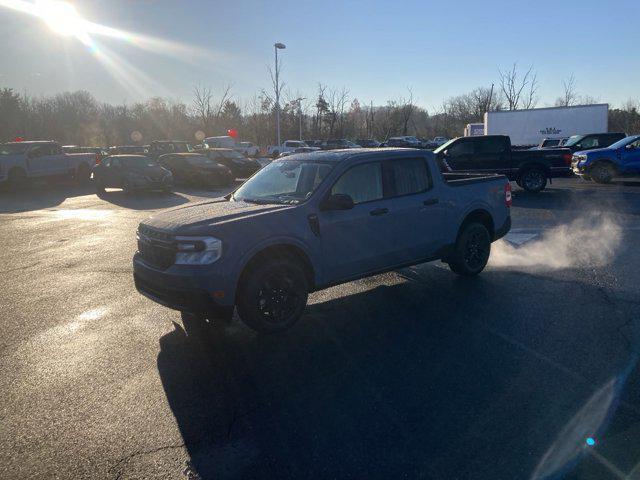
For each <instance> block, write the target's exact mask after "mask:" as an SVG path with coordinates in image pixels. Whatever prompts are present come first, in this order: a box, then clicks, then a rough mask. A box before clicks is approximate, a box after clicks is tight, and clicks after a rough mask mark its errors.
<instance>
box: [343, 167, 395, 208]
mask: <svg viewBox="0 0 640 480" xmlns="http://www.w3.org/2000/svg"><path fill="white" fill-rule="evenodd" d="M336 193H342V194H345V195H349V196H350V197H351V198H352V199H353V203H355V204H358V203H364V202H371V201H373V200H381V199H382V197H383V189H382V165H381V164H380V162H371V163H365V164H363V165H356V166H355V167H353V168H350V169H349V170H347V171H346V172H345V173H344V174H343V175H342V176H341V177H340V178H339V179H338V181H337V182H336V183H335V184H334V185H333V188H332V189H331V194H334V195H335V194H336Z"/></svg>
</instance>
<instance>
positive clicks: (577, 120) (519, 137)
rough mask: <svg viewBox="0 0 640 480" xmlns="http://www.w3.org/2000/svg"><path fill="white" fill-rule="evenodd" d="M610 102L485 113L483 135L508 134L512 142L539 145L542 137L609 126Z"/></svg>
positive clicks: (600, 130)
mask: <svg viewBox="0 0 640 480" xmlns="http://www.w3.org/2000/svg"><path fill="white" fill-rule="evenodd" d="M608 116H609V104H607V103H600V104H596V105H576V106H573V107H550V108H533V109H529V110H503V111H496V112H487V113H485V114H484V127H485V128H484V133H485V134H486V135H509V137H511V144H512V145H532V146H533V145H538V144H539V143H540V142H541V141H542V140H543V139H545V138H565V137H570V136H571V135H581V134H586V133H603V132H606V131H607V129H608Z"/></svg>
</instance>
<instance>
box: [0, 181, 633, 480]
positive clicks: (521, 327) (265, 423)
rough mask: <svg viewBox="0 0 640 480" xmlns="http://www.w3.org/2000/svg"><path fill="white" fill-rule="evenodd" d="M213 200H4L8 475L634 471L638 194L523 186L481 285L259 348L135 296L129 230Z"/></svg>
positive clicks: (440, 272) (374, 303) (3, 467)
mask: <svg viewBox="0 0 640 480" xmlns="http://www.w3.org/2000/svg"><path fill="white" fill-rule="evenodd" d="M224 193H226V192H225V191H198V190H184V189H182V190H178V191H176V192H174V193H173V194H171V195H168V196H165V195H160V194H145V195H141V196H138V197H129V196H127V195H124V194H123V193H122V192H119V191H113V192H109V193H108V194H107V195H106V196H105V197H104V198H98V197H97V196H96V195H94V194H92V193H91V191H90V189H89V188H80V187H73V186H69V185H66V186H65V185H57V186H46V187H44V186H43V187H39V186H36V187H33V188H32V189H30V190H28V191H26V192H23V193H20V194H16V193H10V192H0V238H2V247H3V248H2V250H0V259H1V263H0V273H1V275H0V291H1V292H2V294H1V295H0V312H2V313H1V318H0V321H1V323H0V326H1V327H2V333H3V335H2V336H1V337H0V368H1V369H2V372H3V375H2V376H1V377H0V406H1V408H2V413H1V415H0V432H2V434H1V435H0V478H54V477H57V478H172V479H174V478H190V479H197V478H202V479H214V478H215V479H218V478H305V477H314V478H385V479H388V478H428V479H455V478H459V479H467V478H470V479H476V478H477V479H486V478H491V479H502V478H504V479H519V478H523V479H528V478H561V477H562V476H566V477H567V478H572V479H607V478H612V479H615V478H640V466H639V465H640V463H639V462H640V402H639V401H638V398H639V394H640V375H639V371H638V368H637V359H638V351H639V349H638V347H639V346H640V322H639V319H640V295H639V293H640V256H639V255H638V245H640V222H638V219H639V218H640V184H635V183H633V182H629V183H616V184H614V185H608V186H601V185H595V184H591V183H586V182H581V181H579V180H575V179H571V180H559V181H555V182H554V184H553V185H552V186H551V187H550V188H549V189H548V190H546V191H545V192H543V193H542V194H540V195H529V194H527V193H526V192H523V191H521V190H519V189H518V188H517V187H516V188H515V189H514V207H513V210H512V216H513V221H514V224H513V231H512V234H510V235H509V236H508V237H507V238H506V239H505V240H503V241H500V242H498V243H496V244H494V246H493V247H494V248H493V254H492V258H491V262H490V266H489V267H488V268H487V269H486V270H485V272H483V273H482V275H480V276H479V277H478V278H476V279H465V278H460V277H457V276H455V275H453V274H452V273H451V272H450V271H449V270H448V268H447V267H446V265H443V264H441V263H439V262H433V263H429V264H424V265H419V266H416V267H412V268H408V269H403V270H400V271H398V272H394V273H389V274H385V275H379V276H376V277H372V278H369V279H365V280H361V281H356V282H351V283H349V284H346V285H343V286H339V287H334V288H331V289H328V290H324V291H321V292H316V293H314V294H313V295H312V296H311V298H310V305H309V307H308V308H307V311H306V314H305V316H304V317H303V319H302V320H301V322H300V323H299V324H297V325H296V326H295V327H294V328H293V329H291V330H290V331H288V332H285V333H283V334H281V335H276V336H268V337H263V336H259V335H257V334H255V333H253V332H252V331H251V330H249V329H248V328H246V327H245V326H243V325H242V324H241V323H240V322H239V320H238V319H237V318H236V319H235V320H234V321H233V322H232V323H231V325H229V326H219V327H214V328H211V329H208V330H205V329H198V328H194V327H192V326H191V324H189V323H188V322H187V323H186V324H185V323H183V319H182V318H181V316H180V313H179V312H174V311H171V310H168V309H165V308H163V307H161V306H159V305H156V304H154V303H152V302H150V301H149V300H147V299H145V298H144V297H142V296H140V295H139V294H138V293H137V292H136V291H135V289H134V286H133V280H132V275H131V257H132V255H133V253H134V251H135V248H136V245H135V228H136V226H137V224H138V222H139V221H140V220H142V219H144V218H145V217H147V216H148V215H150V214H152V213H153V212H155V211H157V210H159V209H162V208H166V207H169V206H175V205H180V204H183V203H186V202H189V201H193V200H198V199H204V198H209V197H214V196H221V195H223V194H224Z"/></svg>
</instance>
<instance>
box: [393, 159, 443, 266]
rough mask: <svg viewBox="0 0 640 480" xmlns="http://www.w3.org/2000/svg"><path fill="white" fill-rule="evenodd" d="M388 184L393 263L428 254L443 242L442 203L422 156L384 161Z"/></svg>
mask: <svg viewBox="0 0 640 480" xmlns="http://www.w3.org/2000/svg"><path fill="white" fill-rule="evenodd" d="M384 168H385V177H386V178H388V182H389V184H390V188H389V190H390V200H391V202H392V209H391V212H390V215H391V220H392V224H393V228H392V230H391V231H390V232H388V235H390V236H391V238H390V239H389V240H390V241H391V242H392V245H393V246H394V252H393V259H392V264H396V265H400V264H405V263H411V262H415V261H419V260H422V259H425V258H427V257H430V256H431V255H433V254H434V253H435V252H436V251H437V250H438V249H439V248H440V247H442V246H443V245H444V243H445V236H446V233H447V231H446V228H445V225H444V224H443V222H444V220H445V219H444V208H445V205H444V203H443V202H441V201H440V198H439V193H440V192H439V191H438V189H437V188H436V187H434V184H433V179H432V176H431V172H430V171H429V164H428V163H427V159H426V158H424V157H417V158H398V159H390V160H388V161H386V162H384Z"/></svg>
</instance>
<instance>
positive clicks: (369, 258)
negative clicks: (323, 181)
mask: <svg viewBox="0 0 640 480" xmlns="http://www.w3.org/2000/svg"><path fill="white" fill-rule="evenodd" d="M329 193H330V194H345V195H349V196H350V197H351V198H352V199H353V202H354V207H353V208H352V209H349V210H322V211H320V212H319V214H318V217H319V223H320V231H321V236H322V253H323V255H322V259H323V260H322V261H323V271H324V276H325V279H326V281H327V283H333V282H338V281H342V280H346V279H349V278H353V277H357V276H359V275H362V274H365V273H367V272H373V271H378V270H380V269H382V268H384V267H385V266H387V265H393V263H390V256H391V254H392V253H393V249H394V248H395V247H394V245H393V242H392V240H391V237H390V235H391V234H392V229H393V226H394V225H393V221H392V216H391V213H392V209H391V206H390V205H391V200H389V199H385V198H384V187H383V177H382V164H381V162H379V161H375V162H367V163H362V164H358V165H355V166H353V167H351V168H349V169H348V170H347V171H346V172H344V173H343V174H342V176H341V177H340V178H339V179H338V180H337V181H336V182H335V183H334V185H333V186H332V188H331V190H330V192H329Z"/></svg>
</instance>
